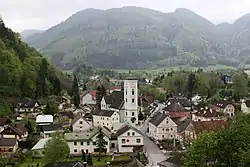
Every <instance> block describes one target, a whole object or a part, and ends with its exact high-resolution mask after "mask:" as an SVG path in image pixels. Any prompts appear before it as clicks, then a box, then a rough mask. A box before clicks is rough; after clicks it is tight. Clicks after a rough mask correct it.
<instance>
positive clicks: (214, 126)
mask: <svg viewBox="0 0 250 167" xmlns="http://www.w3.org/2000/svg"><path fill="white" fill-rule="evenodd" d="M193 125H194V129H195V132H196V133H201V132H205V131H206V132H211V131H218V130H220V129H225V128H226V127H227V126H228V122H227V121H225V120H214V121H198V122H193Z"/></svg>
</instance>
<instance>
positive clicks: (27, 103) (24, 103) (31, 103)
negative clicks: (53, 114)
mask: <svg viewBox="0 0 250 167" xmlns="http://www.w3.org/2000/svg"><path fill="white" fill-rule="evenodd" d="M36 103H37V104H38V105H39V106H40V103H39V101H37V100H28V99H26V100H23V101H22V102H19V103H17V105H16V107H17V108H33V107H35V104H36Z"/></svg>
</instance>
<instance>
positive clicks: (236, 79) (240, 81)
mask: <svg viewBox="0 0 250 167" xmlns="http://www.w3.org/2000/svg"><path fill="white" fill-rule="evenodd" d="M232 88H233V92H234V96H235V99H236V100H240V99H241V98H244V97H245V96H246V95H247V79H246V77H245V75H244V74H240V73H236V74H234V75H233V86H232Z"/></svg>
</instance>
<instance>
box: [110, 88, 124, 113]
mask: <svg viewBox="0 0 250 167" xmlns="http://www.w3.org/2000/svg"><path fill="white" fill-rule="evenodd" d="M111 95H112V104H111V106H110V108H114V109H120V108H121V107H122V105H123V104H124V92H123V91H113V92H112V94H111Z"/></svg>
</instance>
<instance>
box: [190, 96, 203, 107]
mask: <svg viewBox="0 0 250 167" xmlns="http://www.w3.org/2000/svg"><path fill="white" fill-rule="evenodd" d="M191 101H192V103H193V104H194V105H198V104H199V103H200V102H202V96H199V95H195V96H194V97H192V99H191Z"/></svg>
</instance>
